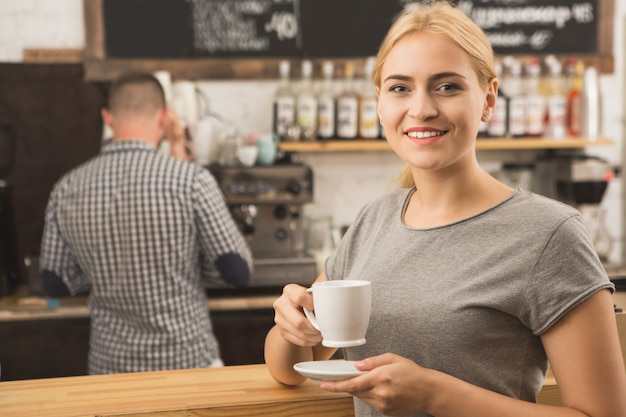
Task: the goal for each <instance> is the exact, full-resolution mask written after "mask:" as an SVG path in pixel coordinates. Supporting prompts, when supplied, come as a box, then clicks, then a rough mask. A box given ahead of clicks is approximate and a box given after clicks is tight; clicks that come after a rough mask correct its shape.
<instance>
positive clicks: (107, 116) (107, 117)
mask: <svg viewBox="0 0 626 417" xmlns="http://www.w3.org/2000/svg"><path fill="white" fill-rule="evenodd" d="M100 114H101V115H102V121H104V124H105V125H107V126H108V127H109V128H111V129H113V115H112V114H111V112H110V111H108V110H107V109H106V108H103V109H102V110H100Z"/></svg>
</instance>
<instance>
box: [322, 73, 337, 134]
mask: <svg viewBox="0 0 626 417" xmlns="http://www.w3.org/2000/svg"><path fill="white" fill-rule="evenodd" d="M334 71H335V66H334V64H333V62H332V61H326V62H324V64H323V65H322V77H323V78H322V82H321V85H320V89H319V92H318V94H317V137H318V138H320V139H331V138H334V137H335V136H336V132H335V121H336V112H337V103H336V101H335V89H334V82H333V75H334Z"/></svg>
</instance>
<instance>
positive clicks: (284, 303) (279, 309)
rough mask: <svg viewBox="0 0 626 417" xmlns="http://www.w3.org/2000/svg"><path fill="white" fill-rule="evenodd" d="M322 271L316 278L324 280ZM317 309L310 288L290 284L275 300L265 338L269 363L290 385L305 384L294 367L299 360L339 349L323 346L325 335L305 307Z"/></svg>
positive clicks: (273, 372) (325, 356) (276, 375)
mask: <svg viewBox="0 0 626 417" xmlns="http://www.w3.org/2000/svg"><path fill="white" fill-rule="evenodd" d="M325 279H326V277H325V276H324V274H323V273H322V274H320V275H319V277H318V278H317V279H316V282H318V281H324V280H325ZM303 307H304V308H307V309H309V310H313V298H312V296H311V294H309V293H307V292H306V288H304V287H302V286H300V285H296V284H289V285H287V286H285V288H284V289H283V293H282V295H281V296H280V297H279V298H278V299H277V300H276V301H275V302H274V310H275V316H274V322H275V323H276V325H275V326H274V327H272V328H271V329H270V331H269V332H268V334H267V336H266V338H265V363H266V364H267V367H268V369H269V371H270V374H271V375H272V377H273V378H274V379H275V380H277V381H278V382H281V383H283V384H287V385H296V384H301V383H302V382H304V381H305V380H306V378H305V377H304V376H302V375H300V374H299V373H297V372H296V371H295V370H294V369H293V365H294V364H296V363H298V362H305V361H313V360H325V359H328V358H330V357H331V356H332V355H333V353H335V351H336V350H337V349H334V348H327V347H324V346H322V345H321V342H322V335H321V334H320V332H319V331H318V330H316V329H315V328H314V327H313V326H312V325H311V323H310V322H309V321H308V319H307V318H306V317H305V315H304V313H303V312H302V308H303Z"/></svg>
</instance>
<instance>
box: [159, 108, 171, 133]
mask: <svg viewBox="0 0 626 417" xmlns="http://www.w3.org/2000/svg"><path fill="white" fill-rule="evenodd" d="M157 117H158V121H159V128H160V129H163V130H165V129H166V128H167V125H168V124H169V120H170V110H169V109H167V108H165V109H162V110H159V114H158V116H157Z"/></svg>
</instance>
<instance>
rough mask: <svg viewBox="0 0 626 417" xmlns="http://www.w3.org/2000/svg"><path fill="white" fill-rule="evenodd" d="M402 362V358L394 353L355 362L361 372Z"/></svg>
mask: <svg viewBox="0 0 626 417" xmlns="http://www.w3.org/2000/svg"><path fill="white" fill-rule="evenodd" d="M401 360H402V358H401V357H400V356H398V355H394V354H393V353H383V354H382V355H378V356H372V357H369V358H365V359H363V360H361V361H358V362H355V364H354V366H355V367H356V368H357V369H358V370H359V371H371V370H372V369H374V368H378V367H379V366H383V365H389V364H392V363H394V362H399V361H401Z"/></svg>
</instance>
